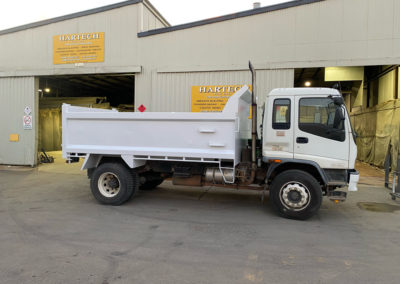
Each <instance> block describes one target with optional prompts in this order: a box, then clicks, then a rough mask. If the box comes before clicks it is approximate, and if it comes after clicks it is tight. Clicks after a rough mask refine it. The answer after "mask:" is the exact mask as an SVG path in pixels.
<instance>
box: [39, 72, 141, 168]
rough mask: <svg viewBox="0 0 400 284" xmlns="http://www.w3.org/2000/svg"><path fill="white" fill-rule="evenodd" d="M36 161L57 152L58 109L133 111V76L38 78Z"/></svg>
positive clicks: (84, 75)
mask: <svg viewBox="0 0 400 284" xmlns="http://www.w3.org/2000/svg"><path fill="white" fill-rule="evenodd" d="M38 92H39V139H38V140H39V141H38V147H39V149H38V150H39V151H38V152H39V153H40V155H39V159H40V160H41V161H43V158H45V157H43V156H44V153H43V152H51V151H60V150H61V141H62V137H61V135H62V134H61V106H62V104H63V103H67V104H71V105H74V106H82V107H93V108H103V109H111V108H115V109H117V110H118V111H132V112H133V111H134V102H135V77H134V74H79V75H60V76H42V77H39V90H38Z"/></svg>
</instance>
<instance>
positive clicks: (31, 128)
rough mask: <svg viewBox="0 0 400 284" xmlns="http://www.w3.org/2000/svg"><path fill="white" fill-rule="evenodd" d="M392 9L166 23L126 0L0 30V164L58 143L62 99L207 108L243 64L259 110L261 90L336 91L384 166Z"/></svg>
mask: <svg viewBox="0 0 400 284" xmlns="http://www.w3.org/2000/svg"><path fill="white" fill-rule="evenodd" d="M249 8H251V7H249ZM399 14H400V2H399V1H397V0H296V1H290V2H286V3H282V4H278V5H273V6H268V7H259V8H257V7H256V8H253V9H250V10H247V11H243V12H239V13H235V14H230V15H225V16H221V17H217V18H212V19H206V20H202V21H197V22H193V23H188V24H182V25H177V26H171V25H170V24H169V23H168V21H167V20H166V19H165V18H164V17H163V16H162V15H161V14H160V13H159V12H158V11H157V9H156V8H155V7H154V6H153V5H152V4H151V3H150V2H149V1H147V0H130V1H125V2H121V3H117V4H113V5H109V6H105V7H101V8H96V9H92V10H88V11H83V12H79V13H74V14H70V15H66V16H62V17H57V18H53V19H49V20H44V21H41V22H36V23H32V24H28V25H23V26H19V27H15V28H11V29H7V30H3V31H0V111H1V118H2V119H1V123H0V133H1V136H0V164H9V165H31V166H35V165H37V163H38V154H39V153H40V151H41V149H44V150H46V151H52V150H59V149H60V148H61V130H60V119H61V116H60V106H61V104H62V103H64V102H66V103H70V104H77V105H90V106H93V107H106V108H108V107H116V108H118V109H120V110H124V111H179V112H180V111H202V110H211V111H218V110H219V108H220V107H221V100H220V97H219V96H220V95H221V96H226V95H227V94H228V95H229V94H231V93H232V91H233V90H235V89H236V88H238V87H239V86H242V85H244V84H250V83H251V80H250V72H249V71H248V69H247V66H248V61H249V60H251V61H252V63H253V64H254V66H255V68H256V70H257V86H256V90H257V94H258V105H259V108H260V111H259V115H260V116H261V113H262V111H261V108H262V102H263V101H264V98H265V96H266V95H267V93H268V92H269V91H270V90H272V89H273V88H279V87H307V86H313V87H318V86H320V87H335V88H338V89H340V90H341V91H342V93H343V95H344V97H345V100H346V104H347V106H348V108H349V110H351V116H352V120H353V125H354V127H355V130H356V132H357V133H358V135H359V136H358V138H357V145H358V149H359V156H358V158H359V159H360V160H362V161H366V162H369V163H372V164H375V165H378V166H382V165H383V163H384V161H385V158H387V156H388V154H389V156H392V158H393V159H392V160H393V166H395V161H396V160H397V153H398V152H399V132H400V129H399V125H400V114H399V106H400V100H399V88H398V85H399V71H398V69H399V64H400V18H399V17H397V15H399ZM203 93H207V94H208V98H210V97H211V99H210V100H208V101H207V103H206V104H204V102H203V100H201V98H202V96H204V94H203ZM213 98H214V99H215V101H214V102H213V101H212V100H213ZM207 104H208V105H207ZM99 131H101V129H99ZM104 136H107V133H104Z"/></svg>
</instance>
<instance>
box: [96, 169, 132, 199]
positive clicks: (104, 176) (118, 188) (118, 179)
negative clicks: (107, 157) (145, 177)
mask: <svg viewBox="0 0 400 284" xmlns="http://www.w3.org/2000/svg"><path fill="white" fill-rule="evenodd" d="M90 188H91V190H92V193H93V196H94V197H95V198H96V200H97V201H99V202H100V203H102V204H107V205H121V204H123V203H124V202H126V201H128V200H129V198H130V197H131V196H132V195H133V194H134V193H135V192H137V189H138V178H137V174H136V175H133V174H132V173H131V171H130V170H129V169H128V168H127V167H125V166H124V165H122V164H120V163H105V164H101V165H100V166H99V167H97V168H96V169H95V170H94V171H93V174H92V176H91V179H90Z"/></svg>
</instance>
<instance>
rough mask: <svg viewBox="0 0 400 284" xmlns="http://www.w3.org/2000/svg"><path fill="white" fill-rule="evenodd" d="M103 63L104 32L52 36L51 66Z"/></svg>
mask: <svg viewBox="0 0 400 284" xmlns="http://www.w3.org/2000/svg"><path fill="white" fill-rule="evenodd" d="M89 62H104V32H100V33H81V34H64V35H56V36H53V64H71V63H89Z"/></svg>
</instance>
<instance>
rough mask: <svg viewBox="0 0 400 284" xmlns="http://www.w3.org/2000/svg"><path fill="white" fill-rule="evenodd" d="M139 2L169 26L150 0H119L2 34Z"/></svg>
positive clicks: (5, 31) (3, 32)
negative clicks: (118, 0) (120, 0)
mask: <svg viewBox="0 0 400 284" xmlns="http://www.w3.org/2000/svg"><path fill="white" fill-rule="evenodd" d="M138 3H145V4H146V5H147V6H148V7H150V8H151V10H152V11H153V12H154V13H156V14H157V16H158V17H160V18H161V19H162V21H164V22H165V24H167V25H168V26H169V25H170V24H169V23H168V21H167V20H166V19H165V18H164V17H163V16H162V15H161V14H160V13H159V12H158V11H157V9H156V8H154V6H153V5H151V3H150V2H149V1H147V0H128V1H124V2H119V3H115V4H111V5H107V6H103V7H99V8H94V9H90V10H86V11H81V12H77V13H73V14H68V15H64V16H60V17H56V18H52V19H47V20H43V21H39V22H34V23H30V24H26V25H22V26H18V27H14V28H10V29H6V30H2V31H0V35H4V34H10V33H15V32H19V31H22V30H27V29H32V28H37V27H40V26H45V25H49V24H54V23H57V22H61V21H65V20H70V19H74V18H79V17H84V16H88V15H92V14H96V13H101V12H105V11H109V10H112V9H117V8H121V7H125V6H129V5H134V4H138Z"/></svg>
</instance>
